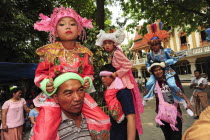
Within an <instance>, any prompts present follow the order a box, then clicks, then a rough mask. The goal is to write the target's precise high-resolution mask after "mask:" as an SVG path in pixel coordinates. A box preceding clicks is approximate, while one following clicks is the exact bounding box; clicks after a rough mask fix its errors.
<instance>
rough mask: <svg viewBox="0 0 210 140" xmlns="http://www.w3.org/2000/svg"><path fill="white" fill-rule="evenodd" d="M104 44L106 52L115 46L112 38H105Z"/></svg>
mask: <svg viewBox="0 0 210 140" xmlns="http://www.w3.org/2000/svg"><path fill="white" fill-rule="evenodd" d="M102 46H103V48H104V49H105V51H106V52H111V51H113V49H114V48H115V46H114V42H113V41H111V40H105V41H104V42H103V45H102Z"/></svg>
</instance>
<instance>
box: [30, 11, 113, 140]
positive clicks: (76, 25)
mask: <svg viewBox="0 0 210 140" xmlns="http://www.w3.org/2000/svg"><path fill="white" fill-rule="evenodd" d="M40 18H41V21H38V22H37V23H35V24H34V28H35V29H36V30H39V31H46V32H49V33H50V41H51V44H47V45H45V46H43V47H40V48H38V49H37V51H36V53H37V54H38V55H39V56H40V63H39V64H38V67H37V69H36V72H35V80H34V81H35V84H36V85H37V86H38V87H40V88H41V89H42V91H43V94H40V95H39V96H38V97H37V98H36V99H35V102H34V103H35V106H37V107H40V108H41V110H40V112H39V114H41V113H42V112H43V113H45V115H46V116H44V115H38V116H37V119H36V123H37V121H38V120H40V121H42V122H45V120H41V119H38V118H39V117H43V119H46V121H47V119H53V120H54V121H55V122H56V121H57V118H59V117H60V116H59V115H60V114H59V113H57V112H59V111H60V108H58V107H56V105H55V104H56V103H55V100H54V99H53V98H49V97H50V96H51V95H52V94H53V93H54V92H55V88H54V86H55V84H54V82H53V78H55V77H56V76H58V75H60V74H62V73H65V72H74V73H77V74H79V75H80V76H81V77H82V78H84V79H85V84H84V88H85V89H89V88H90V87H92V85H93V84H92V80H93V74H94V71H93V65H92V55H93V54H92V52H91V51H90V50H89V49H88V48H86V47H84V46H82V45H81V44H80V43H79V42H76V40H77V39H78V38H79V37H80V38H81V39H84V37H85V30H84V28H93V26H92V22H91V20H88V19H86V18H82V17H81V16H80V15H79V14H78V13H76V12H75V11H74V10H73V9H71V8H65V7H60V8H54V10H53V13H52V14H51V15H50V17H48V16H45V15H43V14H40ZM85 94H87V93H85ZM49 102H50V103H49ZM82 111H83V114H84V115H85V116H86V117H87V116H88V118H89V120H90V121H88V127H89V129H90V130H91V134H93V135H95V136H96V137H99V138H100V136H101V135H103V133H105V134H107V133H108V132H109V128H110V122H109V117H108V116H107V115H106V114H105V113H104V112H103V111H102V110H101V109H100V108H99V107H98V106H97V103H96V102H95V101H94V100H93V99H92V97H91V96H89V95H85V103H84V105H83V110H82ZM95 114H97V116H96V115H95ZM91 120H94V123H93V121H91ZM51 122H52V123H53V124H50V123H37V124H40V126H38V125H35V126H34V127H33V128H34V129H36V130H37V129H39V130H40V131H38V132H40V133H36V135H34V138H35V139H38V138H39V137H40V136H42V137H44V139H50V140H51V139H55V138H56V134H57V133H56V131H57V130H56V129H54V128H57V127H56V126H55V127H51V126H52V125H58V124H59V123H54V122H53V121H51ZM35 127H36V128H35ZM46 128H50V129H46ZM39 134H40V136H39Z"/></svg>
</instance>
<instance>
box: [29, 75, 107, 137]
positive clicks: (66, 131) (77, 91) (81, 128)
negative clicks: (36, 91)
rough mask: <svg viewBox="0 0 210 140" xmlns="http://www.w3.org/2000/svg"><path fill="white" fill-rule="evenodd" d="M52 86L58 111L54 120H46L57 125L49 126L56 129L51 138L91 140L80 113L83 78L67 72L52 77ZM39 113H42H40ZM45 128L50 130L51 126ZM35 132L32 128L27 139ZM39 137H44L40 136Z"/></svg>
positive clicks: (83, 96)
mask: <svg viewBox="0 0 210 140" xmlns="http://www.w3.org/2000/svg"><path fill="white" fill-rule="evenodd" d="M54 88H55V92H54V93H53V94H52V95H51V96H52V97H53V98H54V99H55V101H56V104H57V106H58V108H60V111H59V112H57V113H58V114H59V118H58V120H57V121H56V122H54V120H52V119H49V120H48V122H49V123H50V124H53V123H58V125H52V126H51V127H55V130H56V135H55V136H56V138H53V139H56V140H57V139H60V140H91V134H90V129H89V127H88V125H87V122H88V119H86V118H85V115H84V114H83V113H82V109H83V105H84V102H85V88H84V79H83V78H82V77H81V76H79V75H78V74H76V73H71V72H67V73H64V74H61V75H59V76H58V77H56V78H55V79H54ZM89 111H91V110H89ZM39 115H44V114H41V113H40V114H39ZM97 115H98V114H97ZM41 118H42V117H40V118H37V119H41ZM51 121H52V122H51ZM38 123H42V122H41V121H37V122H36V123H35V124H34V125H35V126H36V125H39V124H38ZM46 129H49V130H51V128H46ZM36 133H38V131H36V129H32V130H31V133H30V136H29V137H30V138H29V139H32V137H33V135H36ZM41 139H44V138H42V137H41ZM102 139H103V140H106V138H104V137H101V140H102ZM49 140H50V139H49Z"/></svg>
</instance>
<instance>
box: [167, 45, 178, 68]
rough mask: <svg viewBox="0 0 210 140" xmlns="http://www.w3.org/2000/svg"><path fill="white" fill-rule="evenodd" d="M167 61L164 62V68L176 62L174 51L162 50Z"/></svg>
mask: <svg viewBox="0 0 210 140" xmlns="http://www.w3.org/2000/svg"><path fill="white" fill-rule="evenodd" d="M164 53H165V55H166V58H167V60H166V61H165V63H166V66H170V65H173V64H175V63H176V62H178V60H179V59H178V57H176V56H175V54H174V51H173V50H172V49H170V48H167V49H164Z"/></svg>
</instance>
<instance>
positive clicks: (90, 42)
mask: <svg viewBox="0 0 210 140" xmlns="http://www.w3.org/2000/svg"><path fill="white" fill-rule="evenodd" d="M98 34H99V29H98V28H93V29H90V30H88V31H87V40H86V41H85V42H84V44H83V45H84V46H86V47H88V48H89V49H90V50H91V51H92V52H93V66H94V72H95V74H94V82H93V84H94V86H95V89H96V91H97V92H96V93H95V94H94V95H93V97H94V99H95V100H96V101H97V103H98V104H99V105H100V106H102V104H104V101H103V91H104V89H103V87H102V82H101V78H100V76H99V73H100V69H101V67H102V66H103V65H105V64H106V63H107V62H106V58H107V55H108V54H107V53H106V52H105V51H103V49H102V48H101V47H99V46H96V45H95V41H96V36H97V35H98Z"/></svg>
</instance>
